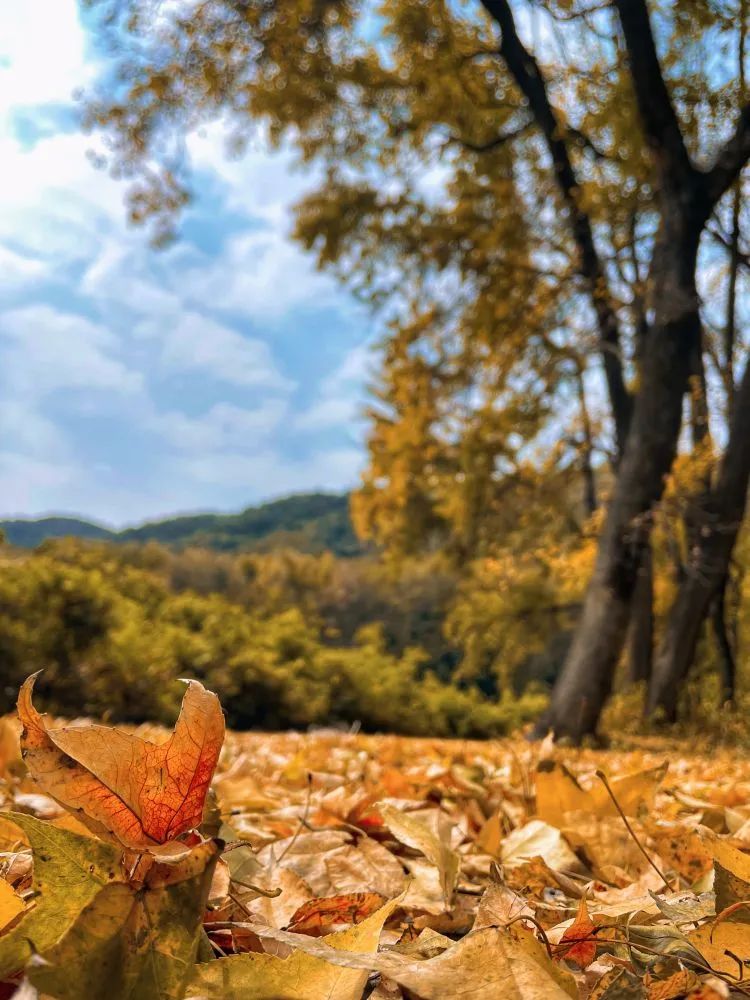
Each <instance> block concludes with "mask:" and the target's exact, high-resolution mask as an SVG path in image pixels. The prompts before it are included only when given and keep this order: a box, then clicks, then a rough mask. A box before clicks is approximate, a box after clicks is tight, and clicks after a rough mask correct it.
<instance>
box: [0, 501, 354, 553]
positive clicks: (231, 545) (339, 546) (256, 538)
mask: <svg viewBox="0 0 750 1000" xmlns="http://www.w3.org/2000/svg"><path fill="white" fill-rule="evenodd" d="M0 529H1V530H2V531H4V532H5V536H6V538H7V540H8V541H9V542H10V543H11V544H12V545H17V546H20V547H22V548H34V547H35V546H36V545H39V544H40V542H43V541H44V540H45V539H46V538H62V537H65V536H70V535H72V536H73V537H76V538H89V539H98V540H110V541H117V542H148V541H155V542H160V543H161V544H163V545H170V546H175V547H178V548H184V547H185V546H188V545H200V546H204V547H206V548H210V549H216V550H217V551H221V552H237V551H240V550H245V551H256V552H257V551H269V550H271V549H279V548H294V549H299V550H300V551H302V552H322V551H324V550H325V549H330V550H331V551H332V552H334V553H335V554H336V555H338V556H354V555H358V554H360V553H361V552H362V551H363V547H362V545H361V543H360V542H359V541H358V540H357V538H356V536H355V534H354V531H353V529H352V526H351V521H350V519H349V497H348V495H347V494H332V493H300V494H297V495H295V496H290V497H284V498H283V499H281V500H273V501H270V502H269V503H264V504H260V505H258V506H256V507H248V508H247V509H246V510H243V511H241V512H240V513H239V514H188V515H185V516H182V517H172V518H165V519H164V520H162V521H149V522H147V523H146V524H143V525H140V526H138V527H135V528H127V529H125V530H124V531H110V530H109V529H107V528H104V527H102V526H101V525H98V524H94V523H92V522H89V521H84V520H81V519H79V518H68V517H45V518H40V519H39V520H12V521H0Z"/></svg>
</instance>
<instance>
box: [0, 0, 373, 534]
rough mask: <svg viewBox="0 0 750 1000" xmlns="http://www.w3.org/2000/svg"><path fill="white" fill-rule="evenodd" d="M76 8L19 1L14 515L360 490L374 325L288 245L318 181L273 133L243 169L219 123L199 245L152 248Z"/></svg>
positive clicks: (3, 332)
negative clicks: (129, 214) (83, 128)
mask: <svg viewBox="0 0 750 1000" xmlns="http://www.w3.org/2000/svg"><path fill="white" fill-rule="evenodd" d="M77 8H78V4H77V2H76V0H24V2H23V3H16V4H13V3H7V2H6V3H0V162H2V164H3V184H2V186H0V270H2V273H3V282H2V285H1V287H0V495H2V505H1V506H2V509H3V510H4V511H7V512H10V511H13V512H16V513H18V512H21V513H27V514H38V513H41V512H46V511H49V510H57V511H61V510H64V511H79V512H80V513H83V514H84V515H90V516H94V517H97V518H99V519H102V520H104V521H107V522H110V523H112V522H114V523H118V522H119V523H122V522H123V521H129V522H133V521H137V520H139V519H141V518H143V517H147V516H150V517H153V516H156V515H159V514H165V513H168V512H170V511H175V510H195V509H199V508H207V507H208V508H217V507H220V508H222V509H232V508H239V507H242V506H244V505H246V504H247V503H250V502H255V501H259V500H262V499H265V498H267V497H268V496H272V495H279V494H280V493H283V492H287V491H292V490H304V489H312V488H316V487H319V488H336V489H339V488H343V487H345V486H348V485H350V484H351V482H353V480H354V478H355V477H356V473H357V469H358V467H359V464H360V462H361V449H360V448H359V447H358V446H355V444H354V443H350V442H349V440H347V439H348V438H352V441H353V440H354V437H355V436H356V435H355V434H354V433H353V430H354V431H356V429H357V427H358V426H359V424H358V422H357V420H356V411H357V406H358V398H359V393H360V392H361V388H360V387H361V381H362V378H363V377H364V367H363V363H362V356H360V354H358V352H357V350H356V349H354V350H352V347H353V346H354V347H355V348H356V341H357V340H358V339H361V338H364V337H366V336H368V332H367V330H368V327H367V325H366V324H365V323H363V322H362V320H361V319H360V317H359V315H358V316H357V318H356V319H355V320H352V315H353V311H352V310H353V306H352V300H351V299H350V298H349V297H348V295H347V294H346V293H345V292H343V291H342V290H341V289H340V288H339V286H338V285H337V284H336V283H335V282H334V281H333V280H332V279H331V278H329V277H328V276H326V275H321V274H319V273H318V272H317V271H316V269H315V266H314V262H313V260H312V258H311V257H310V256H308V255H306V254H305V253H304V252H303V251H302V250H301V249H300V247H298V246H297V245H296V244H294V243H293V242H292V240H291V238H290V235H289V234H290V231H291V227H292V213H291V206H292V204H293V203H294V202H295V201H296V200H297V199H298V198H300V197H301V196H302V195H303V194H304V193H305V191H306V190H309V189H310V187H312V186H313V185H314V184H316V183H317V181H318V180H319V177H318V175H317V174H316V173H315V172H314V171H311V170H310V169H309V168H307V167H306V168H305V170H304V171H302V170H297V169H295V165H294V155H293V153H292V152H291V151H290V149H289V148H288V147H285V148H282V149H281V150H280V151H278V152H276V153H270V152H269V151H268V148H267V145H266V143H265V140H264V137H263V134H262V131H261V130H258V132H257V134H256V136H255V137H254V139H253V142H252V143H251V144H250V148H249V149H248V151H247V153H246V154H245V155H244V156H243V157H241V158H239V159H228V158H227V157H226V148H225V138H226V130H225V129H223V128H222V126H221V125H217V126H210V127H209V128H207V129H205V130H203V132H202V134H200V135H194V136H191V137H189V140H188V148H189V151H190V155H191V157H192V160H193V164H194V167H195V170H196V173H195V188H196V193H197V199H196V202H195V204H194V205H193V206H192V208H191V209H190V212H189V214H188V216H187V218H186V225H185V238H184V239H183V240H182V241H181V242H179V243H178V244H176V245H175V246H174V247H172V248H170V249H168V250H167V251H164V252H161V253H158V254H156V253H154V251H152V250H151V249H150V248H149V246H148V244H147V234H146V233H145V232H144V231H142V230H138V229H133V228H131V227H130V226H129V225H128V223H127V220H126V212H125V207H124V196H125V186H124V184H122V183H121V182H118V181H115V180H114V179H112V178H111V177H109V176H108V175H107V174H106V173H105V172H102V171H99V170H96V169H94V168H93V167H92V165H91V163H90V162H89V159H88V158H87V155H86V154H87V151H89V150H91V149H94V150H97V149H99V148H100V146H101V143H100V141H99V140H98V139H97V137H95V136H94V137H90V136H84V135H80V134H77V133H75V132H71V131H70V128H71V122H72V120H73V115H74V114H75V108H74V106H73V104H72V103H71V101H70V94H71V92H72V91H73V89H74V88H77V87H80V86H86V85H87V84H88V83H89V82H90V81H91V80H92V78H93V76H94V75H95V74H96V72H97V70H98V67H97V66H96V65H95V64H94V63H93V62H92V61H91V59H90V49H89V48H88V47H87V42H88V39H87V37H86V35H85V32H84V29H83V27H82V25H81V22H80V20H79V17H78V9H77ZM19 300H20V301H21V303H22V304H21V305H19ZM306 320H308V321H309V326H308V327H305V322H306ZM302 332H304V333H305V334H306V336H305V337H304V342H303V340H302V338H301V333H302ZM316 337H322V338H325V340H324V343H322V344H321V350H320V352H318V347H317V341H316V339H315V338H316ZM329 358H330V359H331V360H330V368H331V369H333V370H332V372H331V374H330V375H329V376H328V377H327V378H325V377H323V378H321V375H320V372H321V370H323V366H324V365H325V363H326V361H325V359H329ZM308 362H313V363H310V364H309V365H308ZM290 373H291V376H294V377H295V378H296V377H297V376H299V378H300V379H301V380H304V384H302V385H298V384H297V383H296V381H294V380H293V379H292V377H291V376H290ZM175 376H177V377H175ZM248 397H249V398H250V400H251V401H250V402H247V400H248ZM300 399H304V400H309V399H312V400H313V404H312V405H311V406H309V407H308V408H307V410H306V411H305V412H303V413H300V412H299V410H300V405H301V404H300V403H299V400H300ZM342 427H343V428H345V430H344V433H343V434H342V433H341V432H340V428H342ZM303 429H304V430H308V429H309V430H310V431H313V432H315V433H314V434H310V435H307V434H305V435H303V434H301V433H300V431H301V430H303Z"/></svg>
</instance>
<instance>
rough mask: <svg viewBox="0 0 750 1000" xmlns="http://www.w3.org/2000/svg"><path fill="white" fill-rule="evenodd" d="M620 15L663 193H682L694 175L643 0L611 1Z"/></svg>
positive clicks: (647, 134)
mask: <svg viewBox="0 0 750 1000" xmlns="http://www.w3.org/2000/svg"><path fill="white" fill-rule="evenodd" d="M614 2H615V6H616V7H617V11H618V14H619V16H620V24H621V25H622V32H623V35H624V37H625V45H626V48H627V51H628V60H629V62H630V73H631V78H632V81H633V88H634V90H635V97H636V102H637V104H638V111H639V113H640V118H641V122H642V124H643V131H644V133H645V135H646V140H647V142H648V145H649V147H650V148H651V150H652V152H653V154H654V157H655V159H656V163H657V167H658V169H659V173H660V175H661V182H662V187H663V189H664V190H665V191H670V190H671V191H674V190H675V188H676V189H677V190H679V191H685V190H687V189H689V188H690V187H692V186H693V185H694V182H695V179H696V177H697V176H698V172H697V171H696V170H695V168H694V167H693V164H692V162H691V160H690V157H689V155H688V151H687V148H686V147H685V141H684V139H683V135H682V130H681V129H680V124H679V122H678V120H677V115H676V113H675V110H674V106H673V105H672V100H671V98H670V96H669V91H668V90H667V85H666V83H665V81H664V76H663V74H662V71H661V66H660V65H659V57H658V55H657V53H656V43H655V42H654V35H653V32H652V30H651V20H650V18H649V14H648V8H647V6H646V2H645V0H614Z"/></svg>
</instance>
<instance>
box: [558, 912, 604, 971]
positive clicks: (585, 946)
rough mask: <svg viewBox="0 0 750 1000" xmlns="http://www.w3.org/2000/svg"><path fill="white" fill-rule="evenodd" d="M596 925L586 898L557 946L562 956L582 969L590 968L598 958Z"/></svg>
mask: <svg viewBox="0 0 750 1000" xmlns="http://www.w3.org/2000/svg"><path fill="white" fill-rule="evenodd" d="M595 932H596V925H595V924H594V922H593V920H592V919H591V917H590V916H589V911H588V907H587V906H586V898H585V897H584V898H583V899H582V900H581V902H580V903H579V904H578V912H577V914H576V918H575V920H574V921H573V923H572V924H571V925H570V927H568V929H567V930H566V931H565V933H564V934H563V936H562V937H561V938H560V943H559V945H558V946H557V954H558V955H559V956H560V957H561V958H565V959H567V960H570V961H571V962H575V963H576V965H579V966H580V967H581V968H582V969H586V968H588V966H589V965H591V963H592V962H593V961H594V959H595V958H596V940H595V938H594V934H595Z"/></svg>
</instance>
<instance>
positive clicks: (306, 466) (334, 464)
mask: <svg viewBox="0 0 750 1000" xmlns="http://www.w3.org/2000/svg"><path fill="white" fill-rule="evenodd" d="M361 465H362V452H361V451H360V450H359V449H358V448H330V449H321V450H320V451H317V452H313V453H312V454H310V455H308V456H306V457H305V458H302V459H296V460H295V459H289V458H282V457H281V456H280V455H279V453H278V452H277V451H275V450H272V449H269V450H264V451H261V452H258V453H256V454H253V455H247V454H244V453H242V452H236V451H225V452H216V453H207V454H204V455H201V456H196V457H192V458H188V459H186V460H185V461H184V462H183V463H181V469H182V471H183V473H184V474H185V475H186V476H187V477H189V478H190V479H193V480H195V481H196V482H197V483H204V484H210V485H212V486H225V485H229V484H232V485H237V484H240V485H241V487H242V489H243V491H244V495H246V496H248V497H250V498H251V499H252V498H261V497H269V496H279V495H281V494H283V493H288V492H297V491H302V490H342V489H347V488H349V487H350V486H351V485H352V484H353V483H354V481H355V479H356V477H357V473H358V471H359V469H360V467H361Z"/></svg>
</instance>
